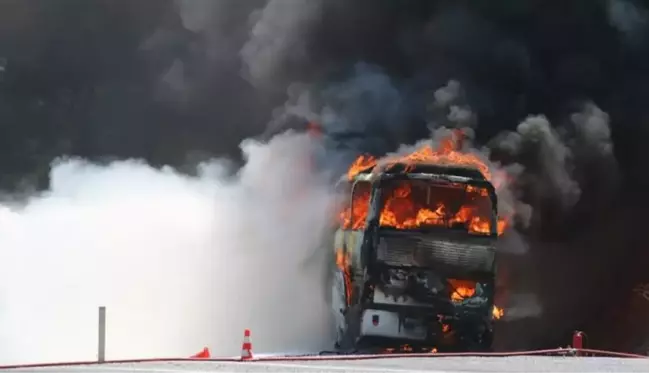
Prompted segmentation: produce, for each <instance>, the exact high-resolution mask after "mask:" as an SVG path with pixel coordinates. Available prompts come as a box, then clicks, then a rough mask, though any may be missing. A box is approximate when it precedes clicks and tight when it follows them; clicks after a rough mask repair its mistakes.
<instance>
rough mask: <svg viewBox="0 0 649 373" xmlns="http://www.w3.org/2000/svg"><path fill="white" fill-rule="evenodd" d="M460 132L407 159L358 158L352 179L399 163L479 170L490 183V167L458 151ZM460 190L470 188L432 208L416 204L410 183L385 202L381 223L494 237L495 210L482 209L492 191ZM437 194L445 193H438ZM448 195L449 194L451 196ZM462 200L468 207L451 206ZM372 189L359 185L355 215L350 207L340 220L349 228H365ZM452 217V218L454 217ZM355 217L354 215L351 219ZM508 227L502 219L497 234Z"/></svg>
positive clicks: (388, 225)
mask: <svg viewBox="0 0 649 373" xmlns="http://www.w3.org/2000/svg"><path fill="white" fill-rule="evenodd" d="M458 134H459V132H457V131H455V132H453V135H452V136H449V137H447V138H445V139H443V140H442V141H441V142H440V144H439V146H438V147H437V148H436V149H435V148H433V147H432V146H431V145H425V146H423V147H421V148H420V149H418V150H416V151H415V152H413V153H411V154H408V155H405V156H393V157H388V158H386V159H384V160H381V162H380V163H379V160H377V159H376V158H374V157H372V156H367V155H362V156H360V157H358V158H357V159H356V160H355V161H354V163H353V164H352V165H351V166H350V167H349V170H348V172H347V177H348V179H350V180H351V179H353V178H354V176H356V175H358V173H360V172H361V171H363V170H367V169H369V168H374V169H376V168H377V167H382V166H383V167H389V166H390V165H393V164H396V163H404V164H406V167H409V166H412V165H415V164H452V165H457V166H472V167H475V168H477V169H478V170H479V171H480V172H481V173H482V174H483V175H484V176H485V178H486V179H487V180H490V179H491V176H492V174H491V172H490V170H489V167H488V166H487V164H486V163H485V162H484V161H483V160H482V159H481V158H480V157H479V156H478V155H476V154H472V153H462V152H460V151H458V150H457V146H458V144H457V142H458V137H459V135H458ZM456 187H458V189H461V188H463V187H466V192H467V194H466V196H464V197H460V195H456V196H453V195H449V196H448V197H450V198H447V199H446V200H443V201H438V202H437V203H435V204H433V205H431V204H430V203H424V204H422V203H416V201H413V198H412V194H413V191H412V185H411V184H410V183H401V184H400V186H399V187H397V188H394V189H393V190H392V193H391V195H390V196H388V197H387V198H386V199H385V201H384V206H383V210H382V211H381V215H380V224H381V225H382V226H387V227H393V228H398V229H413V228H418V227H421V226H430V225H446V224H448V225H451V226H453V225H458V224H463V225H466V226H467V228H468V230H469V233H473V234H490V233H491V222H490V215H491V210H490V209H489V208H487V209H485V208H484V206H483V208H482V209H481V208H480V206H478V205H480V204H481V203H482V204H483V205H485V203H486V202H487V201H488V199H489V198H488V197H489V196H488V192H487V190H486V189H484V188H477V187H473V186H461V185H456ZM435 194H438V195H439V194H443V193H440V192H437V191H436V192H435ZM447 194H448V193H447ZM458 198H463V200H466V202H467V203H466V204H464V205H462V206H460V207H459V209H458V208H457V207H456V208H455V209H451V208H450V206H453V205H454V204H456V200H457V199H458ZM369 199H370V188H369V184H368V183H366V182H358V183H357V184H356V189H355V190H354V195H353V197H352V204H353V212H352V209H351V208H350V207H348V208H347V209H345V211H343V212H342V213H341V216H340V219H341V222H342V225H343V227H344V228H346V229H362V228H363V227H364V226H365V220H366V218H367V211H368V209H369ZM451 213H452V215H451V216H448V215H449V214H451ZM352 214H353V216H351V215H352ZM506 228H507V220H505V219H504V218H499V219H498V221H497V226H496V231H497V232H498V234H499V235H501V234H503V233H504V231H505V229H506Z"/></svg>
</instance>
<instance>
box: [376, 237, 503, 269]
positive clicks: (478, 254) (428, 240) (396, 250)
mask: <svg viewBox="0 0 649 373" xmlns="http://www.w3.org/2000/svg"><path fill="white" fill-rule="evenodd" d="M467 236H468V235H467V234H463V235H445V234H437V233H422V232H411V231H382V232H381V234H380V235H379V243H378V247H377V252H376V253H377V259H378V260H379V261H381V262H383V263H385V264H387V265H389V266H405V267H410V266H412V267H423V268H431V269H438V270H442V271H443V272H447V273H448V272H454V271H457V272H462V273H464V272H477V273H492V272H494V271H495V261H496V250H495V247H494V245H493V244H492V241H490V240H488V239H484V238H473V237H467Z"/></svg>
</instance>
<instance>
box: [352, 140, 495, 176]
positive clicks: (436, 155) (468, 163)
mask: <svg viewBox="0 0 649 373" xmlns="http://www.w3.org/2000/svg"><path fill="white" fill-rule="evenodd" d="M463 139H464V134H463V132H462V131H461V130H453V131H452V133H451V135H450V136H447V137H445V138H443V139H442V140H441V141H440V143H439V145H438V146H437V148H434V147H433V146H432V145H431V144H427V145H424V146H422V147H421V148H419V149H417V150H415V151H414V152H412V153H410V154H407V155H391V156H387V157H386V158H384V159H381V160H380V162H379V160H378V159H376V158H375V157H373V156H370V155H361V156H360V157H358V158H357V159H356V160H355V161H354V163H352V165H351V166H350V167H349V170H348V171H347V177H348V178H349V179H350V180H351V179H352V178H353V177H354V176H356V175H358V173H360V172H361V171H364V170H367V169H368V168H370V167H376V166H381V165H382V166H387V167H389V166H390V165H394V164H397V163H405V164H407V165H414V164H439V165H454V166H465V167H473V168H477V169H478V170H479V171H480V172H481V173H482V174H483V175H484V177H485V178H486V179H487V180H489V181H491V171H490V169H489V166H488V165H487V164H486V163H485V162H484V160H482V159H481V157H480V156H478V155H477V154H474V153H463V152H461V151H459V148H460V146H461V145H460V144H461V143H462V140H463Z"/></svg>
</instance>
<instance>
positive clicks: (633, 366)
mask: <svg viewBox="0 0 649 373" xmlns="http://www.w3.org/2000/svg"><path fill="white" fill-rule="evenodd" d="M11 371H13V372H21V373H25V372H34V373H37V372H39V373H44V372H57V373H81V372H84V373H85V372H87V373H127V372H134V373H188V372H194V373H198V372H268V373H270V372H312V373H314V372H354V373H362V372H368V373H369V372H373V373H378V372H385V373H399V372H403V373H406V372H410V373H413V372H421V373H424V372H427V373H450V372H453V373H477V372H494V373H495V372H530V373H535V372H644V373H646V372H649V359H621V358H574V357H544V356H535V357H527V356H521V357H437V358H390V359H376V360H357V361H353V360H352V361H341V360H338V361H287V362H259V361H257V362H228V363H221V362H167V363H137V364H108V365H100V366H97V365H95V366H76V367H52V368H29V369H14V370H11Z"/></svg>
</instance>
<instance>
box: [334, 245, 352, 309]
mask: <svg viewBox="0 0 649 373" xmlns="http://www.w3.org/2000/svg"><path fill="white" fill-rule="evenodd" d="M336 266H337V267H338V268H340V270H341V271H342V272H343V277H344V280H345V301H346V302H347V305H348V306H350V305H351V304H352V276H351V260H350V258H349V254H345V253H344V252H343V250H342V249H338V250H336Z"/></svg>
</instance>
